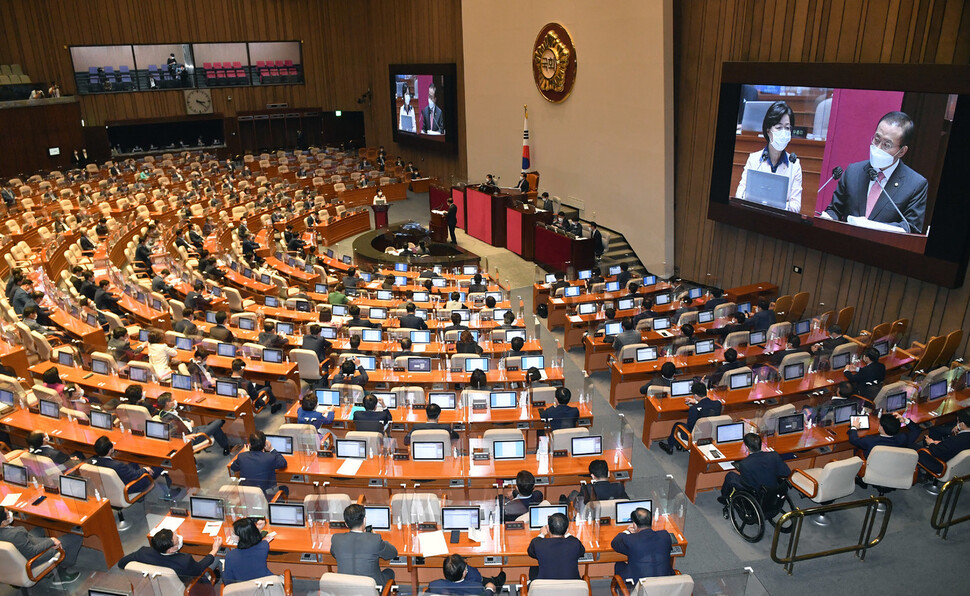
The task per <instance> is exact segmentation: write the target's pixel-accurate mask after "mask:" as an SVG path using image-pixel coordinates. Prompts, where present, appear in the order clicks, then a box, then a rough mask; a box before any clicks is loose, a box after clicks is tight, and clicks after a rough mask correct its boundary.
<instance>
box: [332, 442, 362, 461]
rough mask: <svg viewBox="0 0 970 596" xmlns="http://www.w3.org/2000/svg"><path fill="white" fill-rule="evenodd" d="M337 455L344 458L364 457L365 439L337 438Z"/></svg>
mask: <svg viewBox="0 0 970 596" xmlns="http://www.w3.org/2000/svg"><path fill="white" fill-rule="evenodd" d="M337 457H340V458H344V459H364V458H366V457H367V441H363V440H358V439H337Z"/></svg>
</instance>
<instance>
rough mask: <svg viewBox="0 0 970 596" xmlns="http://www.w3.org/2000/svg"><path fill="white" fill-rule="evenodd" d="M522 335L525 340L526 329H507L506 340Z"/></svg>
mask: <svg viewBox="0 0 970 596" xmlns="http://www.w3.org/2000/svg"><path fill="white" fill-rule="evenodd" d="M516 337H521V338H522V341H525V329H506V330H505V341H507V342H510V341H512V339H513V338H516Z"/></svg>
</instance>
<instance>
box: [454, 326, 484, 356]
mask: <svg viewBox="0 0 970 596" xmlns="http://www.w3.org/2000/svg"><path fill="white" fill-rule="evenodd" d="M483 352H484V350H483V349H482V346H480V345H478V344H477V343H476V342H475V339H474V338H473V337H472V333H471V331H467V330H466V331H462V332H461V336H460V337H459V339H458V343H456V344H455V354H476V355H478V356H481V355H482V353H483Z"/></svg>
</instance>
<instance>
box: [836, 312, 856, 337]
mask: <svg viewBox="0 0 970 596" xmlns="http://www.w3.org/2000/svg"><path fill="white" fill-rule="evenodd" d="M854 316H855V307H854V306H846V307H845V308H843V309H842V310H840V311H839V318H838V319H836V321H835V324H836V325H838V326H839V327H841V328H842V333H848V332H849V325H851V324H852V317H854Z"/></svg>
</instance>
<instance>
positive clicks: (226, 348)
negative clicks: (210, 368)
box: [216, 342, 236, 358]
mask: <svg viewBox="0 0 970 596" xmlns="http://www.w3.org/2000/svg"><path fill="white" fill-rule="evenodd" d="M216 353H217V354H219V355H220V356H222V357H224V358H235V357H236V346H235V345H233V344H229V343H225V342H223V343H221V344H219V345H218V346H216Z"/></svg>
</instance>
